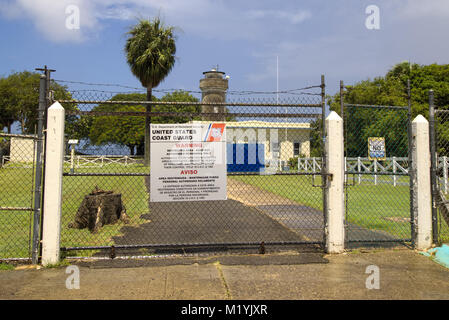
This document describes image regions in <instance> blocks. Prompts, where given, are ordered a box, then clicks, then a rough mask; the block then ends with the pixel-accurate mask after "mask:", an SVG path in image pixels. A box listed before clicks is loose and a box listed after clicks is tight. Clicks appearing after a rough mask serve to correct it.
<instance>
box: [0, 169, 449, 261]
mask: <svg viewBox="0 0 449 320" xmlns="http://www.w3.org/2000/svg"><path fill="white" fill-rule="evenodd" d="M148 170H149V169H148V168H146V167H143V166H142V165H129V166H126V167H125V166H123V165H120V164H110V165H107V166H105V167H103V168H98V167H95V168H94V167H86V168H82V169H76V171H75V172H77V173H108V172H109V173H112V172H117V173H118V172H127V173H144V172H148ZM64 171H65V172H68V171H69V166H68V165H66V166H65V168H64ZM33 176H34V173H33V170H32V169H25V168H17V167H16V168H12V167H11V168H0V204H1V206H10V207H12V206H19V207H30V206H32V200H33V198H32V195H33V190H32V183H33ZM351 178H352V176H350V179H351ZM144 179H145V178H144V177H110V176H106V177H101V176H100V177H99V176H80V177H73V176H65V177H64V178H63V207H62V224H61V246H62V247H78V246H106V245H111V244H113V240H112V237H114V236H118V235H120V234H121V232H120V229H121V228H122V227H123V226H124V224H123V223H122V222H118V223H117V224H115V225H106V226H104V227H103V228H101V230H100V231H99V232H98V233H96V234H92V233H90V232H89V231H88V230H87V229H82V230H78V229H70V228H68V227H67V225H68V224H69V222H72V221H73V220H74V218H75V215H76V212H77V210H78V207H79V206H80V204H81V202H82V200H83V198H84V196H85V195H87V194H89V193H90V192H91V191H92V190H93V189H94V188H95V187H96V186H97V187H98V188H100V189H104V190H112V191H114V192H117V193H121V194H122V200H123V202H124V204H125V206H126V208H127V214H128V216H129V218H130V222H131V225H134V226H137V225H139V224H142V223H144V222H145V220H143V219H142V218H141V215H142V214H145V213H148V212H149V207H148V197H149V195H148V193H147V189H146V186H145V180H144ZM229 179H236V180H239V181H242V182H245V183H248V184H251V185H253V186H256V187H258V188H261V189H264V190H267V191H270V192H273V193H275V194H278V195H280V196H283V197H285V198H288V199H290V200H292V201H295V202H297V203H298V204H302V205H306V206H310V207H312V208H316V209H318V210H322V189H321V188H316V187H312V178H311V176H266V175H264V176H232V177H230V178H229ZM387 180H389V181H391V177H382V176H379V177H378V182H379V183H378V185H374V184H373V183H372V182H369V181H365V182H362V184H360V185H355V186H351V187H349V189H348V198H349V201H348V210H347V220H348V222H350V223H352V224H355V225H358V226H360V227H363V228H369V229H376V230H382V231H386V232H388V233H389V234H391V235H393V236H395V237H398V238H409V237H410V224H409V222H408V221H407V219H408V218H409V188H408V186H407V185H398V186H396V187H394V186H393V185H391V184H386V183H382V182H386V181H387ZM349 182H351V181H349ZM398 182H401V183H407V182H408V177H401V178H400V179H398ZM315 184H317V185H319V184H320V177H319V176H316V181H315ZM47 196H48V195H47ZM32 217H33V212H30V211H1V212H0V258H7V257H29V248H30V232H31V228H32V224H33V221H32ZM441 226H442V230H441V234H442V238H443V239H446V241H448V240H449V230H448V228H447V226H446V225H445V223H444V222H443V223H442V224H441ZM85 254H86V252H83V255H85Z"/></svg>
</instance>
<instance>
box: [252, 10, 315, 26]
mask: <svg viewBox="0 0 449 320" xmlns="http://www.w3.org/2000/svg"><path fill="white" fill-rule="evenodd" d="M248 17H249V18H250V19H266V18H275V19H277V20H286V21H288V22H290V23H292V24H298V23H301V22H303V21H304V20H307V19H309V18H311V17H312V14H311V12H310V11H307V10H300V11H297V12H290V11H282V10H251V11H249V12H248Z"/></svg>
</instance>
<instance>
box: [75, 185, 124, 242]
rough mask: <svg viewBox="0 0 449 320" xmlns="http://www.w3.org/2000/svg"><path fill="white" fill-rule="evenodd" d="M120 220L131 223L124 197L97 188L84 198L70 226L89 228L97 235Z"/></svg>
mask: <svg viewBox="0 0 449 320" xmlns="http://www.w3.org/2000/svg"><path fill="white" fill-rule="evenodd" d="M119 220H121V221H123V222H124V223H128V222H129V220H128V216H127V215H126V208H125V206H124V205H123V203H122V195H121V194H120V193H114V192H113V191H104V190H100V189H98V188H97V187H95V190H94V191H92V192H91V193H90V194H89V195H87V196H85V197H84V200H83V202H82V203H81V206H80V207H79V208H78V211H77V213H76V216H75V221H74V222H71V223H70V224H69V228H74V229H84V228H88V229H89V231H90V232H92V233H96V232H98V230H99V229H100V228H101V227H102V226H104V225H106V224H115V223H116V222H117V221H119Z"/></svg>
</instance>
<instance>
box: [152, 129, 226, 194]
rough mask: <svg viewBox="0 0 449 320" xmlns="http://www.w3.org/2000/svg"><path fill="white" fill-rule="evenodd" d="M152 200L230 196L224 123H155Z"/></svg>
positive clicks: (153, 132)
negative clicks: (228, 191)
mask: <svg viewBox="0 0 449 320" xmlns="http://www.w3.org/2000/svg"><path fill="white" fill-rule="evenodd" d="M150 139H151V156H150V159H151V166H150V174H151V177H150V201H151V202H165V201H209V200H226V199H227V176H226V125H225V124H224V123H208V124H203V123H193V124H152V125H151V134H150Z"/></svg>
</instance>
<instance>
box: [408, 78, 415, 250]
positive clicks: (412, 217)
mask: <svg viewBox="0 0 449 320" xmlns="http://www.w3.org/2000/svg"><path fill="white" fill-rule="evenodd" d="M407 102H408V110H407V135H408V174H409V192H410V228H411V238H412V245H413V246H414V245H415V242H416V221H415V219H416V214H415V213H416V211H417V208H416V204H415V200H414V194H415V193H414V187H415V184H416V181H415V171H414V169H413V168H414V166H413V153H412V151H413V137H412V92H411V86H410V79H408V80H407Z"/></svg>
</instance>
